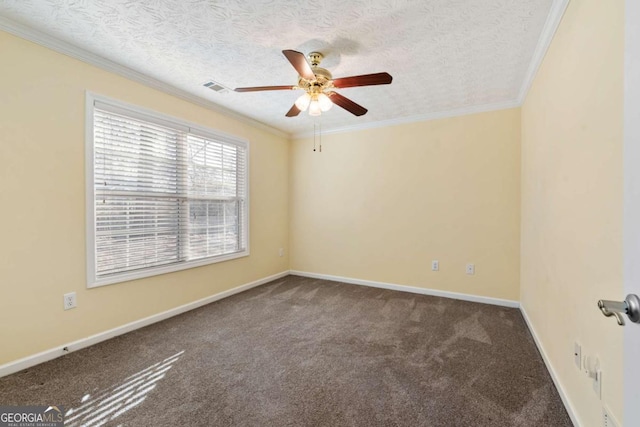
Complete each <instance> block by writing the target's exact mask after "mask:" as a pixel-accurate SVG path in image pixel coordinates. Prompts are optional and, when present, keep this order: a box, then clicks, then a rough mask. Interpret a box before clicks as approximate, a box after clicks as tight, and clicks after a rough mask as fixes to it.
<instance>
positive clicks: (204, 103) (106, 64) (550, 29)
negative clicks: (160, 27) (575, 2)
mask: <svg viewBox="0 0 640 427" xmlns="http://www.w3.org/2000/svg"><path fill="white" fill-rule="evenodd" d="M569 2H570V0H554V1H553V4H552V5H551V9H550V11H549V15H548V16H547V20H546V22H545V24H544V27H543V30H542V33H541V34H540V38H539V39H538V44H537V45H536V49H535V51H534V53H533V56H532V58H531V62H530V64H529V68H528V69H527V73H526V75H525V78H524V80H523V82H522V86H521V87H520V91H519V93H518V97H517V98H516V99H515V100H511V101H505V102H500V103H495V104H486V105H476V106H470V107H463V108H457V109H453V110H447V111H437V112H430V113H426V114H418V115H414V116H409V117H400V118H396V119H389V120H380V121H376V122H368V123H363V124H356V125H349V126H341V127H335V128H332V129H327V130H323V131H322V133H323V134H332V133H343V132H354V131H359V130H365V129H375V128H380V127H385V126H396V125H401V124H408V123H415V122H421V121H427V120H436V119H443V118H449V117H456V116H464V115H468V114H477V113H483V112H489V111H497V110H504V109H508V108H516V107H520V106H522V104H523V103H524V100H525V98H526V96H527V93H528V91H529V89H530V87H531V84H532V83H533V80H534V78H535V76H536V73H537V71H538V69H539V68H540V65H541V64H542V61H543V60H544V57H545V55H546V53H547V50H548V49H549V46H550V45H551V41H552V40H553V36H554V35H555V32H556V30H557V29H558V26H559V25H560V21H561V20H562V16H563V15H564V12H565V10H566V9H567V6H568V5H569ZM0 30H3V31H6V32H8V33H10V34H13V35H15V36H18V37H21V38H23V39H26V40H29V41H31V42H34V43H36V44H39V45H41V46H44V47H46V48H49V49H52V50H55V51H56V52H59V53H62V54H64V55H67V56H70V57H72V58H75V59H78V60H80V61H83V62H85V63H88V64H90V65H94V66H96V67H99V68H101V69H103V70H106V71H109V72H113V73H115V74H118V75H121V76H123V77H125V78H128V79H130V80H133V81H136V82H138V83H142V84H144V85H146V86H148V87H151V88H154V89H157V90H160V91H162V92H164V93H167V94H169V95H172V96H175V97H177V98H180V99H183V100H185V101H188V102H191V103H193V104H196V105H199V106H201V107H204V108H207V109H209V110H212V111H215V112H217V113H220V114H222V115H225V116H227V117H230V118H232V119H235V120H238V121H240V122H243V123H246V124H248V125H250V126H253V127H255V128H258V129H261V130H264V131H267V132H270V133H272V134H274V135H277V136H279V137H283V138H291V139H300V138H306V137H310V136H313V132H306V131H305V132H299V133H293V134H291V133H289V132H286V131H283V130H280V129H277V128H275V127H273V126H270V125H268V124H265V123H263V122H260V121H258V120H255V119H252V118H250V117H248V116H245V115H243V114H241V113H238V112H236V111H233V110H231V109H228V108H225V107H223V106H221V105H219V104H216V103H214V102H212V101H209V100H206V99H204V98H201V97H199V96H197V95H193V94H191V93H189V92H187V91H185V90H182V89H178V88H176V87H174V86H172V85H170V84H168V83H165V82H163V81H160V80H157V79H155V78H153V77H150V76H147V75H145V74H143V73H140V72H138V71H135V70H133V69H131V68H128V67H125V66H123V65H120V64H118V63H116V62H114V61H111V60H109V59H106V58H103V57H101V56H99V55H96V54H94V53H91V52H89V51H87V50H85V49H82V48H79V47H77V46H75V45H73V44H71V43H68V42H65V41H62V40H59V39H57V38H55V37H52V36H50V35H48V34H45V33H43V32H41V31H39V30H36V29H34V28H31V27H28V26H26V25H23V24H20V23H17V22H15V21H13V20H10V19H8V18H5V17H2V16H0Z"/></svg>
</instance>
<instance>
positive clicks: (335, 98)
mask: <svg viewBox="0 0 640 427" xmlns="http://www.w3.org/2000/svg"><path fill="white" fill-rule="evenodd" d="M327 95H329V99H331V101H332V102H333V103H334V104H336V105H337V106H339V107H342V108H344V109H345V110H347V111H348V112H350V113H351V114H353V115H355V116H362V115H364V114H367V111H368V110H367V109H366V108H364V107H363V106H362V105H358V104H356V103H355V102H353V101H352V100H350V99H349V98H345V97H344V96H342V95H340V94H339V93H336V92H329V93H328V94H327Z"/></svg>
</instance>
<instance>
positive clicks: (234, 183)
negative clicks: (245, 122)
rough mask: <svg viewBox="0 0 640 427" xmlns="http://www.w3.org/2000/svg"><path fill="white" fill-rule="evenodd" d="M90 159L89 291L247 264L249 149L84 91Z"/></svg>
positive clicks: (207, 131) (235, 141) (87, 159)
mask: <svg viewBox="0 0 640 427" xmlns="http://www.w3.org/2000/svg"><path fill="white" fill-rule="evenodd" d="M132 129H133V130H132ZM129 134H130V135H133V136H126V135H129ZM122 135H125V136H124V137H123V136H122ZM138 139H139V140H140V142H139V145H138V142H137V140H138ZM85 150H86V152H85V163H86V167H85V174H86V176H85V182H86V256H87V287H89V288H92V287H97V286H103V285H109V284H114V283H120V282H124V281H129V280H134V279H139V278H143V277H149V276H155V275H158V274H164V273H170V272H174V271H179V270H184V269H187V268H193V267H199V266H203V265H207V264H212V263H217V262H222V261H228V260H232V259H235V258H239V257H244V256H248V255H249V241H250V239H249V211H250V207H249V142H248V141H247V140H245V139H242V138H238V137H236V136H233V135H229V134H226V133H223V132H220V131H217V130H213V129H208V128H206V127H203V126H199V125H197V124H193V123H190V122H186V121H183V120H180V119H177V118H174V117H170V116H167V115H164V114H161V113H158V112H155V111H151V110H148V109H145V108H141V107H137V106H134V105H130V104H126V103H123V102H120V101H116V100H114V99H111V98H107V97H104V96H101V95H96V94H93V93H90V92H87V93H86V123H85ZM136 150H137V151H136ZM149 151H152V152H154V153H152V154H149ZM114 153H115V154H114ZM203 153H204V155H203ZM207 162H208V163H207ZM218 177H221V178H218ZM98 198H99V199H100V200H97V199H98ZM123 206H124V207H123ZM149 206H151V207H149ZM132 212H133V213H132ZM105 236H106V237H105ZM141 242H142V243H141ZM141 245H144V248H145V249H140V247H141ZM124 253H126V255H123V254H124Z"/></svg>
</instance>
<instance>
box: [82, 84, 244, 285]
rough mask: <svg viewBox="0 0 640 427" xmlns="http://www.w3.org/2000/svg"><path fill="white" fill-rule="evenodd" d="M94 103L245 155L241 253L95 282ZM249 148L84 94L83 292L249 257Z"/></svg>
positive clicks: (201, 128) (228, 138)
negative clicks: (232, 147) (230, 146)
mask: <svg viewBox="0 0 640 427" xmlns="http://www.w3.org/2000/svg"><path fill="white" fill-rule="evenodd" d="M96 102H98V103H101V104H104V105H107V106H108V107H109V108H110V109H113V110H114V111H117V112H118V113H119V114H125V115H127V116H129V117H131V118H134V119H141V120H145V121H150V122H153V123H156V124H161V125H163V126H169V127H172V128H175V129H180V130H186V131H187V132H188V133H189V134H192V135H194V136H198V137H203V138H210V139H213V140H217V141H224V142H227V143H230V144H235V145H239V146H242V147H244V149H245V152H246V160H245V177H244V179H245V186H246V188H245V202H244V205H245V207H246V214H245V215H243V221H242V227H243V229H244V235H245V237H246V244H245V249H244V250H242V251H239V252H234V253H231V254H224V255H216V256H213V257H207V258H201V259H197V260H193V261H183V262H179V263H175V264H169V265H164V266H158V267H148V268H144V269H140V270H136V271H130V272H123V273H116V274H114V275H112V276H109V277H103V278H98V277H97V276H96V272H97V271H96V266H97V253H96V230H97V228H96V227H97V224H96V209H95V185H94V179H95V175H94V108H95V104H96ZM250 158H251V156H250V144H249V141H248V140H246V139H244V138H239V137H237V136H234V135H230V134H227V133H224V132H221V131H218V130H215V129H210V128H207V127H204V126H201V125H198V124H195V123H191V122H188V121H186V120H182V119H179V118H176V117H171V116H169V115H166V114H162V113H159V112H157V111H153V110H150V109H147V108H143V107H140V106H136V105H132V104H128V103H125V102H122V101H118V100H115V99H112V98H109V97H106V96H103V95H97V94H95V93H92V92H89V91H87V92H86V100H85V195H86V199H85V205H86V231H85V236H86V242H85V243H86V267H87V271H86V273H87V275H86V276H87V288H95V287H100V286H105V285H112V284H116V283H122V282H128V281H131V280H136V279H141V278H144V277H151V276H157V275H161V274H166V273H172V272H175V271H181V270H186V269H189V268H195V267H201V266H205V265H209V264H216V263H219V262H224V261H229V260H232V259H237V258H242V257H246V256H249V255H250V250H249V246H250V242H251V236H250V229H249V224H250V218H249V217H250V212H251V207H250V200H249V199H250V188H251V185H250V173H249V169H250Z"/></svg>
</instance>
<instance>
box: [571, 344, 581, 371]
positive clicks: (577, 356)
mask: <svg viewBox="0 0 640 427" xmlns="http://www.w3.org/2000/svg"><path fill="white" fill-rule="evenodd" d="M573 362H574V363H575V364H576V367H577V368H578V369H579V370H582V346H581V345H580V343H578V341H576V342H575V343H573Z"/></svg>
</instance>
